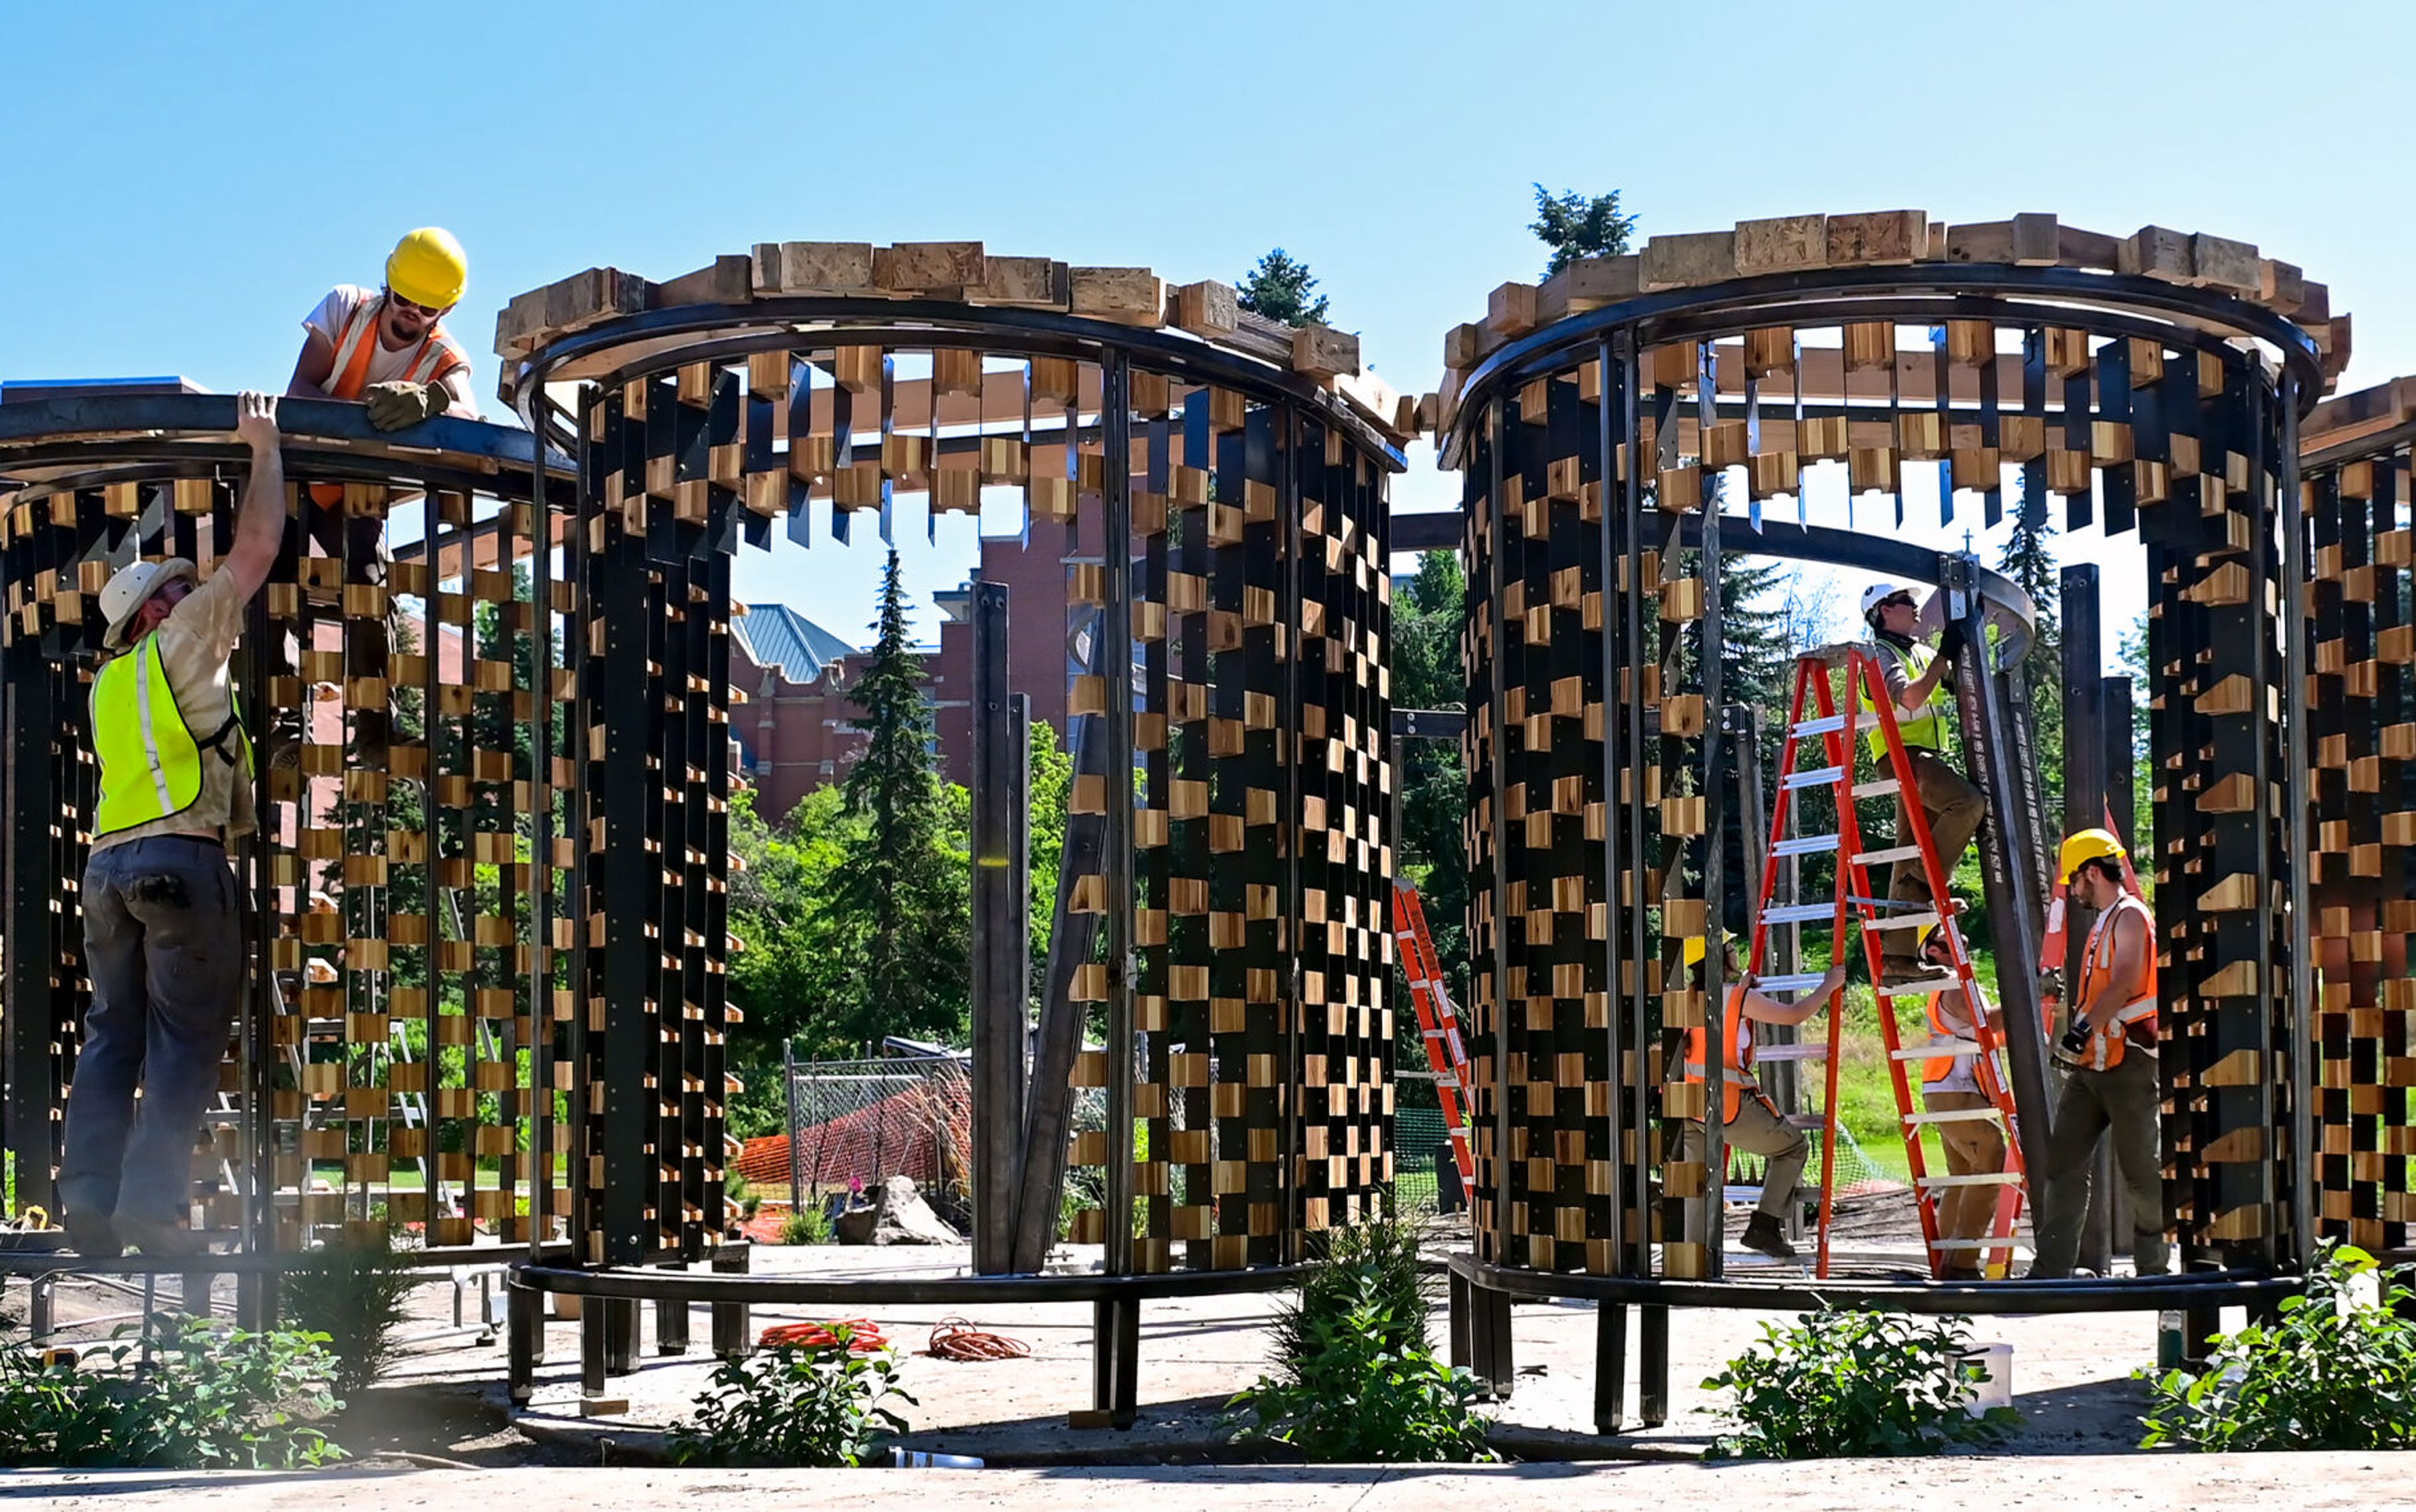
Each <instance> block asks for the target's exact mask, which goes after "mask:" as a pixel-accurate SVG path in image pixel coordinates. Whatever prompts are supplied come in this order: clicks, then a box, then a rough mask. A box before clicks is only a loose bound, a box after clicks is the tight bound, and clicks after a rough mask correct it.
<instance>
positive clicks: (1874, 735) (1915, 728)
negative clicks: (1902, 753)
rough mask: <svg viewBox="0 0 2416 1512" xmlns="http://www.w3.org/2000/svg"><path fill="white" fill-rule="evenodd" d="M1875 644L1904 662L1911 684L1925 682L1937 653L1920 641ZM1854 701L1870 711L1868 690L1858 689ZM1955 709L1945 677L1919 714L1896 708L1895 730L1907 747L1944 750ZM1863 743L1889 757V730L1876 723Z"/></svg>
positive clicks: (1883, 757) (1877, 754) (1879, 755)
mask: <svg viewBox="0 0 2416 1512" xmlns="http://www.w3.org/2000/svg"><path fill="white" fill-rule="evenodd" d="M1872 644H1873V645H1875V646H1877V647H1878V648H1879V649H1880V652H1881V653H1883V654H1885V655H1888V656H1892V657H1894V658H1896V660H1898V661H1899V662H1902V663H1903V664H1904V676H1905V681H1906V682H1908V683H1917V682H1919V681H1921V679H1922V678H1923V676H1924V675H1925V674H1926V673H1928V671H1929V663H1930V661H1931V659H1932V658H1935V657H1936V655H1937V653H1936V652H1934V651H1932V650H1930V649H1929V647H1928V646H1926V645H1925V644H1923V643H1921V642H1919V641H1915V642H1914V643H1912V644H1911V645H1910V646H1906V647H1902V648H1898V647H1897V646H1896V644H1895V643H1894V642H1891V641H1874V642H1872ZM1854 702H1855V703H1856V704H1857V706H1859V707H1860V708H1862V709H1865V710H1867V709H1869V708H1870V707H1871V706H1872V704H1871V699H1870V694H1869V692H1868V691H1867V690H1866V689H1862V688H1857V689H1856V690H1855V697H1854ZM1954 708H1955V701H1954V699H1953V698H1952V697H1951V696H1950V695H1949V694H1948V693H1947V691H1946V679H1944V678H1943V677H1941V678H1940V679H1939V680H1938V684H1937V686H1936V687H1934V688H1931V689H1930V690H1929V700H1928V702H1927V703H1924V704H1922V706H1921V712H1920V713H1919V714H1915V715H1910V716H1909V715H1907V714H1906V713H1905V712H1904V710H1903V709H1902V708H1898V709H1897V710H1896V711H1895V732H1896V733H1897V734H1899V735H1901V736H1903V737H1904V744H1905V748H1906V749H1908V750H1911V749H1921V750H1934V751H1940V752H1942V751H1944V750H1945V749H1946V721H1947V720H1948V718H1951V717H1952V715H1953V712H1954ZM1863 744H1864V745H1865V747H1866V748H1869V750H1870V753H1871V755H1872V756H1873V757H1875V758H1876V759H1878V760H1880V761H1885V760H1887V732H1886V731H1884V730H1881V729H1879V728H1878V727H1876V726H1874V727H1873V728H1872V730H1871V732H1870V733H1868V734H1866V735H1865V736H1863Z"/></svg>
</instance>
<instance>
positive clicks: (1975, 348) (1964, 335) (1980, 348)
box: [1946, 320, 1997, 368]
mask: <svg viewBox="0 0 2416 1512" xmlns="http://www.w3.org/2000/svg"><path fill="white" fill-rule="evenodd" d="M1996 355H1997V327H1996V326H1995V325H1991V324H1990V323H1989V322H1987V321H1985V320H1950V321H1948V322H1947V323H1946V360H1947V361H1949V362H1951V363H1953V364H1955V366H1956V367H1958V368H1976V367H1978V366H1979V365H1980V364H1981V363H1984V362H1987V361H1991V360H1993V359H1994V358H1995V356H1996Z"/></svg>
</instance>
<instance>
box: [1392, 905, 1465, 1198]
mask: <svg viewBox="0 0 2416 1512" xmlns="http://www.w3.org/2000/svg"><path fill="white" fill-rule="evenodd" d="M1393 939H1394V941H1395V943H1396V944H1397V945H1398V946H1399V947H1400V957H1401V975H1402V977H1403V979H1404V980H1406V981H1407V982H1408V983H1409V984H1410V1002H1411V1003H1412V1005H1415V1007H1416V1008H1417V1010H1418V1036H1419V1037H1420V1038H1421V1039H1423V1040H1425V1041H1426V1047H1427V1064H1428V1065H1430V1066H1433V1067H1434V1073H1435V1097H1436V1100H1437V1101H1439V1102H1441V1103H1442V1124H1443V1128H1444V1129H1445V1131H1446V1132H1448V1133H1449V1134H1450V1136H1451V1154H1452V1158H1453V1159H1454V1160H1456V1161H1457V1162H1458V1164H1459V1180H1460V1184H1461V1187H1463V1189H1465V1190H1466V1191H1468V1192H1470V1193H1471V1194H1473V1193H1474V1192H1475V1190H1476V1157H1475V1156H1474V1154H1473V1153H1472V1151H1471V1150H1470V1149H1469V1146H1468V1109H1469V1105H1470V1097H1469V1066H1468V1044H1467V1042H1466V1041H1465V1040H1463V1039H1462V1038H1461V1037H1460V1033H1459V1012H1458V1010H1457V1009H1456V1008H1454V1007H1453V1006H1452V1003H1451V993H1450V992H1449V991H1448V990H1446V989H1445V988H1444V987H1443V981H1442V961H1441V960H1438V959H1437V957H1436V955H1435V947H1434V938H1433V936H1431V935H1429V934H1428V933H1427V911H1426V909H1425V907H1424V906H1423V905H1422V904H1420V903H1419V901H1418V889H1417V888H1416V887H1415V886H1414V885H1412V884H1410V883H1408V882H1406V881H1402V880H1400V879H1398V878H1396V879H1395V880H1394V883H1393ZM1475 1210H1476V1209H1475V1204H1474V1203H1473V1202H1471V1203H1470V1204H1469V1211H1470V1212H1471V1213H1473V1212H1474V1211H1475Z"/></svg>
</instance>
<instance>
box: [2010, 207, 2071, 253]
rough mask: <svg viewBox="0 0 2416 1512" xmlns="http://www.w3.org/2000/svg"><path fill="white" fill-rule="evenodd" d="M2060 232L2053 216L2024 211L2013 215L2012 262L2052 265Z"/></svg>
mask: <svg viewBox="0 0 2416 1512" xmlns="http://www.w3.org/2000/svg"><path fill="white" fill-rule="evenodd" d="M2059 247H2060V233H2059V230H2058V227H2057V226H2056V223H2055V217H2053V216H2051V215H2042V214H2039V213H2036V212H2024V213H2023V214H2020V215H2016V216H2015V217H2014V262H2015V263H2016V264H2017V265H2020V266H2022V267H2053V266H2054V265H2055V264H2056V260H2057V257H2058V255H2059Z"/></svg>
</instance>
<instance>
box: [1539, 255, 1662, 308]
mask: <svg viewBox="0 0 2416 1512" xmlns="http://www.w3.org/2000/svg"><path fill="white" fill-rule="evenodd" d="M1637 262H1638V259H1637V257H1636V254H1634V253H1633V252H1630V253H1627V254H1625V255H1623V256H1620V257H1579V258H1573V259H1571V260H1570V262H1569V264H1568V265H1567V266H1565V267H1563V268H1562V269H1561V270H1560V271H1559V272H1558V273H1555V274H1553V275H1552V276H1551V277H1550V278H1548V279H1546V280H1544V286H1543V287H1542V288H1541V289H1540V290H1538V291H1537V292H1536V295H1535V318H1536V319H1537V320H1538V321H1539V322H1541V323H1542V324H1544V325H1550V324H1551V323H1552V322H1553V321H1556V320H1559V319H1561V318H1562V317H1563V316H1564V315H1580V314H1583V313H1585V312H1586V311H1587V310H1600V309H1601V308H1602V307H1603V306H1605V305H1609V304H1616V303H1618V302H1619V301H1620V300H1622V299H1631V298H1634V297H1635V296H1636V295H1638V294H1639V293H1641V292H1642V289H1641V286H1640V285H1639V284H1638V282H1637Z"/></svg>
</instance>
